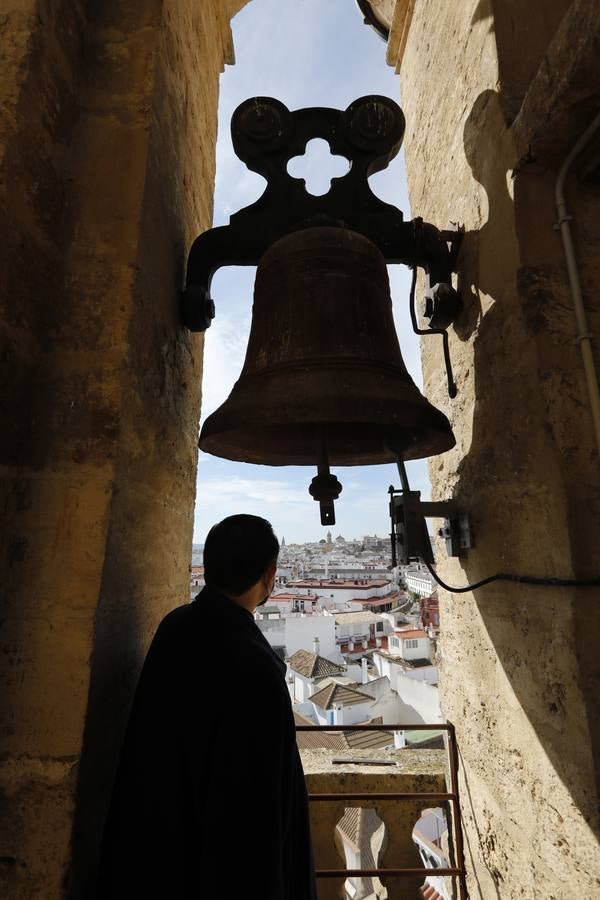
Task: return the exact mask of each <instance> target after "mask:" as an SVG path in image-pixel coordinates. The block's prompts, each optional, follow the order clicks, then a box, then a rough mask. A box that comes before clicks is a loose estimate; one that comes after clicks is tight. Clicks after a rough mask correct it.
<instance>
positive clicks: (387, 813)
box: [301, 750, 448, 900]
mask: <svg viewBox="0 0 600 900" xmlns="http://www.w3.org/2000/svg"><path fill="white" fill-rule="evenodd" d="M301 755H302V765H303V767H304V773H305V775H306V784H307V788H308V791H309V794H310V793H313V794H328V793H331V794H340V793H362V792H371V793H390V792H392V791H397V792H406V793H409V792H412V791H418V792H420V793H425V792H429V793H443V792H446V791H447V790H448V789H447V787H446V775H445V761H446V754H445V752H444V751H443V750H419V751H417V750H391V751H387V750H386V751H385V753H384V754H382V753H381V751H379V752H377V751H369V750H361V751H357V752H353V753H352V758H357V757H360V758H361V759H364V760H365V762H364V764H362V763H361V764H359V765H353V764H351V763H343V764H339V763H336V764H334V763H332V762H331V753H330V752H329V751H327V750H303V751H302V754H301ZM382 755H383V756H385V758H386V759H393V760H394V761H395V765H394V766H385V767H384V766H375V765H369V759H375V758H381V757H382ZM435 806H443V802H439V801H436V802H431V801H420V800H414V801H413V800H375V801H372V802H369V801H368V800H347V801H345V802H344V801H343V800H341V801H340V800H332V801H329V800H327V801H312V802H311V804H310V824H311V836H312V841H313V848H314V853H315V866H316V868H317V869H335V868H342V867H344V866H345V860H344V859H343V856H340V852H339V850H338V849H337V847H336V846H335V843H334V833H335V826H336V825H337V823H338V822H339V820H340V819H341V818H342V816H343V815H344V810H345V809H346V808H350V807H372V808H374V809H375V810H376V812H377V814H378V815H379V817H380V818H381V819H382V821H383V822H384V823H385V827H386V831H385V838H384V843H383V853H382V855H381V858H380V860H379V863H380V865H381V866H382V867H384V868H385V867H386V866H389V867H404V868H412V867H417V868H419V867H421V866H422V865H423V863H422V861H421V858H420V857H419V854H418V852H417V849H416V847H415V844H414V842H413V840H412V830H413V827H414V826H415V825H416V823H417V821H418V819H419V816H420V814H421V812H422V810H423V809H426V808H428V807H435ZM423 881H424V879H423V878H421V877H417V878H412V877H411V878H406V877H402V878H391V877H390V878H387V879H386V878H382V882H383V883H384V884H385V886H386V887H387V891H388V896H389V898H390V900H396V898H409V897H410V898H412V897H416V896H417V891H418V889H419V887H420V885H422V884H423ZM343 883H344V879H343V878H340V879H339V880H338V879H334V878H326V879H320V880H319V883H318V885H319V900H328V898H331V900H338V898H339V897H342V896H343V892H342V891H343Z"/></svg>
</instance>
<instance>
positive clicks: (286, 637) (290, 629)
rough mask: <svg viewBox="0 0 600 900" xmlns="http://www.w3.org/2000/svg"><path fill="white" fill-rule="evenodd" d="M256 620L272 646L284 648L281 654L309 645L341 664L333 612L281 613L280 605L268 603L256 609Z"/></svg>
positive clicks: (288, 654)
mask: <svg viewBox="0 0 600 900" xmlns="http://www.w3.org/2000/svg"><path fill="white" fill-rule="evenodd" d="M255 618H256V624H257V625H258V627H259V628H260V630H261V631H262V633H263V634H264V636H265V637H266V639H267V640H268V642H269V643H270V645H271V647H273V648H274V649H277V648H283V652H282V656H283V658H284V659H285V658H287V657H291V656H293V655H294V654H295V653H296V652H297V651H298V650H302V649H303V648H306V647H312V648H313V651H315V647H316V652H317V653H321V652H322V654H323V656H324V657H326V658H327V659H330V660H331V661H332V662H334V663H335V664H336V665H339V666H341V667H343V665H344V659H343V657H342V655H341V654H340V652H339V650H338V646H337V642H336V638H335V620H334V619H333V617H332V616H319V615H314V616H301V615H298V616H284V615H282V614H281V612H280V610H279V607H277V606H272V605H271V603H269V604H268V605H266V606H263V607H259V608H258V610H257V611H256V616H255Z"/></svg>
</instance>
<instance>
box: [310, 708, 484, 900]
mask: <svg viewBox="0 0 600 900" xmlns="http://www.w3.org/2000/svg"><path fill="white" fill-rule="evenodd" d="M296 731H443V732H445V733H446V735H447V747H446V749H447V751H448V768H449V772H450V791H447V792H433V793H432V792H425V791H390V792H387V793H386V792H384V793H381V792H366V793H365V792H340V793H335V794H334V793H327V794H309V795H308V799H309V801H313V802H323V801H328V800H329V801H332V800H333V801H339V800H399V801H403V800H413V801H414V800H421V801H435V802H437V801H446V802H449V803H450V804H451V805H452V817H451V818H452V822H451V828H452V835H453V838H454V858H455V862H456V865H455V866H449V867H446V868H435V869H433V868H432V869H427V868H424V867H423V868H394V867H390V868H385V869H382V868H377V869H344V868H339V869H317V870H316V872H315V874H316V876H317V878H340V877H342V876H344V877H345V878H360V877H379V876H381V875H383V876H385V877H390V876H393V877H395V878H408V877H414V876H419V875H422V876H423V878H426V877H427V876H428V875H429V876H434V877H436V878H439V877H442V876H444V875H447V876H450V877H453V878H456V879H457V880H458V893H459V897H460V900H468V894H467V883H466V870H465V857H464V846H463V835H462V819H461V813H460V802H459V796H458V748H457V745H456V733H455V730H454V725H452V724H450V723H449V722H444V723H440V722H436V723H434V724H431V725H426V724H421V725H403V724H391V725H390V724H386V725H383V724H382V725H370V724H369V725H296ZM361 761H362V760H361ZM364 764H365V765H369V758H368V757H365V759H364Z"/></svg>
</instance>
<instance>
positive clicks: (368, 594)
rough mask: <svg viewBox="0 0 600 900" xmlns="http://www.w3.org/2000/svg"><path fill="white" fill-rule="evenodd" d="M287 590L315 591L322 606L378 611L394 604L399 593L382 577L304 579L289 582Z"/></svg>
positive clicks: (390, 582)
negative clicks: (344, 579)
mask: <svg viewBox="0 0 600 900" xmlns="http://www.w3.org/2000/svg"><path fill="white" fill-rule="evenodd" d="M287 589H288V590H289V591H293V592H295V593H298V594H316V595H317V597H318V598H319V603H320V604H321V605H322V606H325V607H330V606H337V607H338V608H340V609H352V607H354V608H361V609H373V610H376V611H378V612H382V611H384V610H388V609H392V608H393V607H394V606H397V604H398V601H399V599H400V596H401V595H400V592H399V590H398V587H397V585H395V584H394V583H393V582H392V581H390V580H389V579H385V578H366V579H364V578H363V579H359V578H352V579H347V580H346V581H341V580H338V579H329V580H327V579H325V578H304V579H299V580H296V581H290V582H288V584H287Z"/></svg>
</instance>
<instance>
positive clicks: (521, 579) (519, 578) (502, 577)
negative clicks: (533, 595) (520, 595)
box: [398, 459, 600, 594]
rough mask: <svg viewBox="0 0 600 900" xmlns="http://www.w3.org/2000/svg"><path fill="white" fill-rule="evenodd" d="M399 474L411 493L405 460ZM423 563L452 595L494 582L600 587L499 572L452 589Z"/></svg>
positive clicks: (594, 581) (593, 582)
mask: <svg viewBox="0 0 600 900" xmlns="http://www.w3.org/2000/svg"><path fill="white" fill-rule="evenodd" d="M398 472H399V473H400V480H401V482H402V490H403V491H406V492H408V491H410V485H409V482H408V475H407V473H406V466H405V465H404V460H403V459H399V460H398ZM423 562H424V563H425V565H426V566H427V569H428V570H429V574H430V575H431V577H432V578H433V579H434V581H437V583H438V584H439V585H440V586H441V587H443V588H444V590H445V591H450V593H452V594H465V593H466V592H467V591H475V590H477V588H480V587H484V586H485V585H486V584H490V582H492V581H516V582H517V583H518V584H539V585H543V586H545V587H597V586H599V585H600V578H584V579H577V578H542V577H541V576H540V575H509V574H508V573H507V572H498V573H497V574H496V575H488V577H487V578H482V579H481V581H476V582H475V583H474V584H466V585H465V586H464V587H451V586H450V585H449V584H446V583H445V582H444V581H442V579H441V578H440V577H439V575H438V574H437V573H436V571H435V569H434V568H433V566H432V565H431V563H429V562H427V560H426V559H424V560H423Z"/></svg>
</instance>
